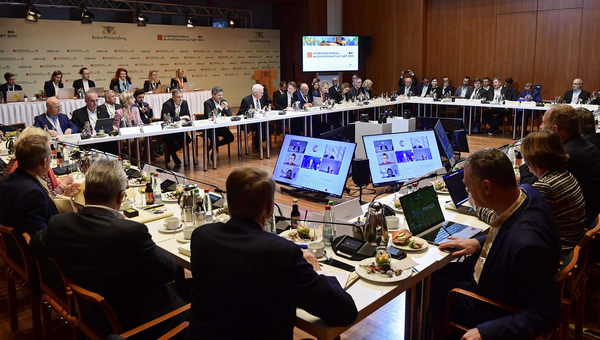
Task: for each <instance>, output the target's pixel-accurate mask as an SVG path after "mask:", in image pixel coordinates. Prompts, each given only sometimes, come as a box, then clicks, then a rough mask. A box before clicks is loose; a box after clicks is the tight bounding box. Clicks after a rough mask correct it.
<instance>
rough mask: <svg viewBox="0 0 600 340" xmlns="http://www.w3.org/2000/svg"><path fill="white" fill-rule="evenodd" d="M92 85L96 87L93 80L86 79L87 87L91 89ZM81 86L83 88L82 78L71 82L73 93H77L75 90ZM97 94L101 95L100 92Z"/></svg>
mask: <svg viewBox="0 0 600 340" xmlns="http://www.w3.org/2000/svg"><path fill="white" fill-rule="evenodd" d="M92 87H96V83H94V81H93V80H88V88H90V89H91V88H92ZM82 88H83V79H77V80H75V81H74V82H73V89H74V91H75V93H77V91H78V90H79V89H82ZM98 95H101V93H98Z"/></svg>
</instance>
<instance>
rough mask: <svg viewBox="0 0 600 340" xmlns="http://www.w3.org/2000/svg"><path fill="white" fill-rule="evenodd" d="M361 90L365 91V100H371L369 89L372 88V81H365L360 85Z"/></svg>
mask: <svg viewBox="0 0 600 340" xmlns="http://www.w3.org/2000/svg"><path fill="white" fill-rule="evenodd" d="M362 87H363V90H365V95H366V96H367V99H371V98H372V97H373V96H371V88H372V87H373V81H372V80H371V79H366V80H365V81H364V82H363V84H362Z"/></svg>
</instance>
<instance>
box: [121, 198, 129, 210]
mask: <svg viewBox="0 0 600 340" xmlns="http://www.w3.org/2000/svg"><path fill="white" fill-rule="evenodd" d="M129 208H131V201H129V200H124V201H123V202H122V203H121V211H125V210H127V209H129Z"/></svg>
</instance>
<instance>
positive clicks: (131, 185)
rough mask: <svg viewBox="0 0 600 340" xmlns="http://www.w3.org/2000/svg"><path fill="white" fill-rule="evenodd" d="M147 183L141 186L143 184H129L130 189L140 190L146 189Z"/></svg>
mask: <svg viewBox="0 0 600 340" xmlns="http://www.w3.org/2000/svg"><path fill="white" fill-rule="evenodd" d="M146 184H147V183H144V184H141V183H129V187H130V188H139V187H145V186H146Z"/></svg>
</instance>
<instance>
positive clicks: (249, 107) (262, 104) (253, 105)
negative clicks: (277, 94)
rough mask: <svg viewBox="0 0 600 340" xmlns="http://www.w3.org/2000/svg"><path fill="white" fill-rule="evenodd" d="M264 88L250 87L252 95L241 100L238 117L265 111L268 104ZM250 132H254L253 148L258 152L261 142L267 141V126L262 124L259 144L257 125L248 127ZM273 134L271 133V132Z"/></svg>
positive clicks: (255, 85)
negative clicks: (249, 112) (250, 112)
mask: <svg viewBox="0 0 600 340" xmlns="http://www.w3.org/2000/svg"><path fill="white" fill-rule="evenodd" d="M264 92H265V88H264V86H263V85H261V84H254V85H252V94H251V95H249V96H246V97H244V98H242V102H241V103H240V109H239V110H238V113H237V114H238V115H245V114H247V112H248V111H252V112H254V113H256V112H258V110H262V109H266V107H267V105H269V103H268V102H267V98H265V96H264ZM250 131H254V132H255V133H254V138H253V141H252V143H253V148H254V151H257V152H258V151H259V150H258V147H259V145H261V143H262V142H264V141H266V140H267V124H266V123H262V139H261V140H262V142H259V137H258V135H259V133H258V125H256V124H252V125H250ZM271 132H273V131H271Z"/></svg>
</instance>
